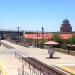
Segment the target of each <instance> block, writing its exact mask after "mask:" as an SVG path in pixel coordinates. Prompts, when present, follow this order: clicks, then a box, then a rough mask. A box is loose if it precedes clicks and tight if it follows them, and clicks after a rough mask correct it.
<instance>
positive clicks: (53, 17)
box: [0, 0, 75, 32]
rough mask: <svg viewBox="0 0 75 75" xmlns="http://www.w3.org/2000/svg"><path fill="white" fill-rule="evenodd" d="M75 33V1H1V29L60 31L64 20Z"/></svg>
mask: <svg viewBox="0 0 75 75" xmlns="http://www.w3.org/2000/svg"><path fill="white" fill-rule="evenodd" d="M66 18H67V19H68V20H70V23H71V25H72V27H73V31H75V0H0V28H2V29H16V27H17V26H20V27H21V29H23V30H33V31H41V27H42V26H43V27H44V29H45V31H51V32H55V31H60V26H61V24H62V21H63V20H64V19H66Z"/></svg>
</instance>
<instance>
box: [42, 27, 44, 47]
mask: <svg viewBox="0 0 75 75" xmlns="http://www.w3.org/2000/svg"><path fill="white" fill-rule="evenodd" d="M43 39H44V28H43V26H42V48H43Z"/></svg>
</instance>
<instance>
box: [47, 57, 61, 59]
mask: <svg viewBox="0 0 75 75" xmlns="http://www.w3.org/2000/svg"><path fill="white" fill-rule="evenodd" d="M46 59H60V57H53V58H50V57H46Z"/></svg>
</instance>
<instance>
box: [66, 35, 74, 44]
mask: <svg viewBox="0 0 75 75" xmlns="http://www.w3.org/2000/svg"><path fill="white" fill-rule="evenodd" d="M67 43H68V44H75V34H73V35H72V38H69V39H68V40H67Z"/></svg>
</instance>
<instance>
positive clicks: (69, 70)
mask: <svg viewBox="0 0 75 75" xmlns="http://www.w3.org/2000/svg"><path fill="white" fill-rule="evenodd" d="M58 67H59V68H61V69H63V70H65V71H68V72H70V73H72V74H75V70H73V69H71V68H69V67H67V66H64V65H60V66H58Z"/></svg>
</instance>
